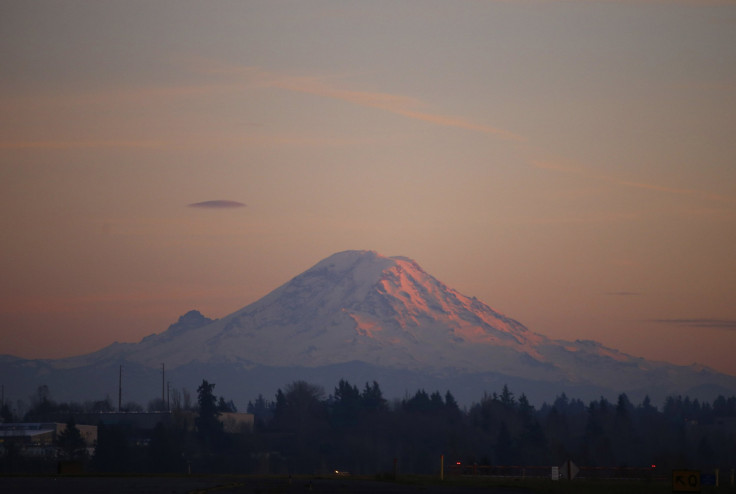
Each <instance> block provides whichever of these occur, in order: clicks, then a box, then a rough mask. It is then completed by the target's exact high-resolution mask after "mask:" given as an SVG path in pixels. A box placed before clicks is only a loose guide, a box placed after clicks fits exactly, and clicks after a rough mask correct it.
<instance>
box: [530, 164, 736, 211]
mask: <svg viewBox="0 0 736 494" xmlns="http://www.w3.org/2000/svg"><path fill="white" fill-rule="evenodd" d="M530 163H531V165H532V166H534V167H535V168H539V169H542V170H550V171H554V172H559V173H567V174H572V175H579V176H582V177H586V178H589V179H592V180H599V181H603V182H608V183H612V184H615V185H620V186H622V187H629V188H633V189H644V190H651V191H654V192H663V193H666V194H676V195H683V196H691V197H695V198H699V199H707V200H709V201H716V202H727V203H736V197H729V196H724V195H721V194H714V193H712V192H705V191H702V190H695V189H681V188H676V187H665V186H662V185H657V184H648V183H644V182H632V181H629V180H621V179H619V178H616V177H611V176H609V175H599V174H595V173H591V172H589V171H587V170H586V169H584V168H582V167H575V166H570V165H563V164H558V163H554V162H549V161H537V160H532V161H531V162H530Z"/></svg>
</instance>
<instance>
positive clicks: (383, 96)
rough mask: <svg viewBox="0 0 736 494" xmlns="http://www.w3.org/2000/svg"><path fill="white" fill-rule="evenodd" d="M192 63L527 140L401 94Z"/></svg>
mask: <svg viewBox="0 0 736 494" xmlns="http://www.w3.org/2000/svg"><path fill="white" fill-rule="evenodd" d="M192 62H193V63H192V68H193V69H194V70H197V71H204V72H208V73H212V74H219V75H224V76H240V77H241V78H242V79H243V81H244V82H245V83H246V84H247V85H249V86H251V85H253V84H255V85H257V86H260V87H270V88H277V89H282V90H285V91H291V92H297V93H305V94H312V95H315V96H320V97H323V98H330V99H335V100H340V101H345V102H348V103H352V104H354V105H359V106H364V107H368V108H376V109H379V110H383V111H386V112H389V113H393V114H396V115H400V116H402V117H406V118H410V119H413V120H419V121H423V122H428V123H431V124H434V125H440V126H444V127H456V128H461V129H466V130H470V131H473V132H481V133H484V134H489V135H493V136H495V137H498V138H500V139H504V140H511V141H525V140H526V139H525V138H524V137H523V136H521V135H518V134H516V133H514V132H511V131H509V130H506V129H502V128H499V127H493V126H490V125H486V124H482V123H478V122H474V121H472V120H470V119H467V118H465V117H462V116H457V115H446V114H442V113H435V112H429V111H425V110H424V108H425V107H426V106H427V105H426V104H425V103H424V102H422V101H420V100H418V99H416V98H412V97H408V96H404V95H400V94H391V93H382V92H370V91H355V90H350V89H344V88H341V87H338V86H336V85H334V84H330V83H328V82H327V81H326V79H327V78H325V77H315V76H291V75H283V74H277V73H275V72H271V71H268V70H265V69H263V68H261V67H254V66H247V67H243V66H228V65H224V64H218V63H217V62H213V61H211V60H194V61H192Z"/></svg>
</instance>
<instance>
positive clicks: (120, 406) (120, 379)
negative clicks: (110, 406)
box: [118, 364, 123, 412]
mask: <svg viewBox="0 0 736 494" xmlns="http://www.w3.org/2000/svg"><path fill="white" fill-rule="evenodd" d="M122 411H123V364H120V374H119V376H118V412H122Z"/></svg>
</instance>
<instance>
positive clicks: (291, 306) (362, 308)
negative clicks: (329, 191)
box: [7, 251, 736, 397]
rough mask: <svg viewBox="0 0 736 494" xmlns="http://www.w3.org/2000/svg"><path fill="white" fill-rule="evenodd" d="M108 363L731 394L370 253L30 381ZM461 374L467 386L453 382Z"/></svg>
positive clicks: (730, 384)
mask: <svg viewBox="0 0 736 494" xmlns="http://www.w3.org/2000/svg"><path fill="white" fill-rule="evenodd" d="M113 362H118V363H121V364H122V363H125V365H128V366H135V367H136V368H139V369H141V371H140V372H141V375H143V374H144V373H146V372H148V373H149V374H150V373H151V372H154V369H160V368H161V364H162V363H164V362H165V364H166V369H167V370H169V372H172V373H173V375H177V372H178V373H179V375H180V376H184V375H187V376H190V377H188V378H187V379H189V378H195V377H194V376H195V375H197V374H206V373H208V372H215V370H216V372H217V373H218V376H220V378H219V379H220V381H221V382H224V383H225V386H240V387H241V389H242V386H244V384H243V382H244V378H243V376H245V375H250V376H251V378H252V377H253V376H256V375H257V376H259V377H258V381H259V382H251V383H248V385H250V386H251V387H252V388H253V389H256V388H255V387H256V386H265V385H266V383H267V382H271V381H272V380H273V379H276V378H277V377H276V376H278V378H279V379H280V378H282V377H285V376H288V375H294V376H295V377H296V378H300V379H301V378H304V376H305V375H313V376H315V379H321V380H323V381H326V380H327V376H332V377H333V378H334V382H332V383H329V382H328V383H325V384H326V385H334V384H335V383H336V382H337V380H339V379H341V378H347V379H351V378H354V377H355V376H350V375H344V374H345V373H355V372H364V373H366V374H365V376H366V377H367V378H368V379H375V378H377V377H378V376H377V375H376V374H381V375H386V376H393V377H390V378H389V379H396V380H397V382H395V383H392V384H393V385H395V386H401V383H400V382H399V381H400V380H401V379H403V380H405V381H406V380H412V382H414V383H431V382H444V383H447V384H448V385H449V384H450V383H456V384H454V385H456V386H457V385H462V386H469V387H468V389H467V390H466V391H467V393H468V394H470V393H476V392H477V393H476V397H477V396H480V395H481V394H482V392H483V391H484V390H483V389H476V388H484V387H485V386H489V385H491V384H492V383H498V382H499V381H504V382H518V383H522V384H523V385H524V386H527V387H528V388H530V389H531V388H535V389H539V390H540V391H539V392H540V393H542V392H544V390H547V391H546V392H547V394H549V393H552V392H553V390H556V389H559V390H560V391H562V390H565V389H568V390H570V389H576V390H581V391H580V392H583V391H584V392H585V393H595V394H598V395H600V394H602V393H604V392H624V391H626V392H630V393H633V394H634V395H636V394H637V393H638V394H643V393H648V390H655V389H656V390H657V391H658V392H663V393H664V392H667V393H669V392H678V390H687V389H691V388H699V389H715V388H718V389H731V390H733V391H736V377H733V376H725V375H723V374H718V373H716V372H714V371H712V370H710V369H707V368H702V367H683V366H675V365H672V364H667V363H663V362H652V361H648V360H645V359H642V358H638V357H634V356H630V355H627V354H624V353H622V352H620V351H618V350H615V349H612V348H607V347H605V346H604V345H602V344H600V343H597V342H593V341H580V340H578V341H575V342H570V341H562V340H552V339H549V338H547V337H545V336H543V335H541V334H538V333H535V332H532V331H530V330H529V329H527V328H526V327H525V326H524V325H523V324H521V323H520V322H518V321H516V320H514V319H512V318H510V317H508V316H505V315H504V314H501V313H499V312H497V311H495V310H494V309H492V308H491V307H489V306H488V305H486V304H484V303H483V302H481V301H479V300H477V299H476V298H474V297H468V296H465V295H463V294H461V293H459V292H457V291H456V290H454V289H452V288H449V287H448V286H446V285H445V284H444V283H442V282H441V281H439V280H437V279H436V278H434V277H433V276H431V275H430V274H428V273H427V272H425V271H424V270H423V269H422V268H421V267H420V266H419V264H417V263H416V262H414V261H413V260H411V259H408V258H406V257H385V256H382V255H380V254H377V253H376V252H373V251H345V252H340V253H337V254H334V255H332V256H330V257H328V258H326V259H324V260H322V261H320V262H318V263H317V264H315V265H314V266H313V267H312V268H310V269H308V270H306V271H305V272H303V273H302V274H300V275H298V276H296V277H294V278H293V279H292V280H290V281H289V282H287V283H285V284H284V285H282V286H281V287H279V288H277V289H275V290H274V291H272V292H271V293H269V294H267V295H266V296H264V297H263V298H261V299H259V300H257V301H255V302H253V303H252V304H250V305H248V306H246V307H243V308H242V309H240V310H237V311H235V312H233V313H232V314H230V315H227V316H225V317H223V318H221V319H215V320H213V319H209V318H206V317H205V316H203V315H202V314H200V313H199V312H197V311H190V312H188V313H187V314H185V315H183V316H182V317H180V318H179V320H178V321H177V322H176V323H174V324H172V325H171V326H170V327H169V328H168V329H167V330H166V331H164V332H162V333H160V334H154V335H150V336H147V337H146V338H143V339H142V340H141V341H140V342H139V343H114V344H112V345H110V346H108V347H105V348H103V349H101V350H99V351H97V352H94V353H91V354H88V355H82V356H79V357H73V358H69V359H60V360H53V361H43V362H42V363H38V364H37V368H38V369H39V370H38V374H39V375H44V374H48V373H51V372H53V369H57V370H63V371H65V372H70V373H74V372H77V373H80V372H82V371H81V369H94V368H100V367H104V366H107V367H109V366H110V365H111V363H113ZM7 365H16V364H13V363H12V362H11V363H8V364H7ZM20 365H21V364H17V365H16V367H19V366H20ZM32 367H33V365H31V364H28V363H26V368H32ZM145 369H148V370H147V371H146V370H145ZM289 369H292V370H289ZM356 369H360V370H359V371H358V370H356ZM371 375H373V377H370V376H371ZM238 376H240V377H238ZM396 376H402V377H396ZM410 376H411V377H410ZM467 376H474V377H472V380H473V382H474V384H472V385H466V384H465V383H466V382H468V381H467ZM203 377H204V376H203ZM195 379H196V378H195ZM438 380H439V381H438ZM453 380H454V381H453ZM458 383H459V384H458ZM284 384H285V383H283V382H281V383H278V385H279V386H283V385H284ZM408 385H409V384H408V382H407V383H405V384H404V386H408ZM714 387H715V388H714ZM471 388H472V389H471ZM258 389H259V390H260V389H262V388H258ZM394 391H399V392H400V388H399V389H397V390H394ZM259 392H262V391H259ZM265 392H267V393H268V392H273V389H271V390H265ZM526 392H527V394H528V395H529V396H532V395H533V393H532V392H531V391H530V390H527V391H526ZM680 392H681V391H680ZM459 393H460V394H462V392H459ZM545 396H546V395H545Z"/></svg>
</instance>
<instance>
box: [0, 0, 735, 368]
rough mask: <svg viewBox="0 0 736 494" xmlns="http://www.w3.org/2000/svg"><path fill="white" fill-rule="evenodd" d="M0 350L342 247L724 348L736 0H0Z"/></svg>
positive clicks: (698, 351) (245, 298)
mask: <svg viewBox="0 0 736 494" xmlns="http://www.w3.org/2000/svg"><path fill="white" fill-rule="evenodd" d="M2 13H3V15H2V16H0V29H2V32H3V34H4V36H3V41H2V47H3V49H2V50H0V64H2V66H3V71H2V74H0V110H1V111H0V115H2V116H0V192H1V194H0V205H2V211H3V213H2V215H0V221H1V222H2V223H1V224H2V227H3V230H4V235H3V237H2V240H0V246H2V251H3V256H2V260H1V261H0V263H1V264H0V269H1V271H0V272H2V274H3V276H2V282H0V339H1V341H2V347H0V354H10V355H15V356H19V357H24V358H59V357H65V356H73V355H80V354H84V353H88V352H91V351H94V350H97V349H100V348H102V347H104V346H106V345H108V344H110V343H112V342H114V341H121V342H137V341H139V340H140V339H141V338H143V337H145V336H147V335H149V334H152V333H160V332H162V331H164V330H165V329H166V328H167V327H168V325H169V324H171V323H173V322H175V321H176V320H177V319H178V317H179V316H180V315H182V314H184V313H186V312H187V311H189V310H192V309H197V310H200V311H201V312H202V313H203V314H204V315H205V316H207V317H211V318H221V317H223V316H225V315H227V314H230V313H232V312H234V311H236V310H238V309H240V308H242V307H244V306H246V305H248V304H250V303H252V302H254V301H255V300H257V299H259V298H260V297H262V296H264V295H266V294H267V293H269V292H270V291H271V290H273V289H275V288H277V287H278V286H280V285H282V284H283V283H286V282H287V281H289V280H290V279H291V278H293V277H294V276H296V275H298V274H300V273H301V272H303V271H305V270H306V269H308V268H310V267H311V266H313V265H314V264H316V263H317V262H319V261H320V260H322V259H324V258H326V257H328V256H330V255H332V254H334V253H336V252H339V251H343V250H347V249H366V250H375V251H377V252H379V253H380V254H382V255H386V256H399V255H400V256H406V257H409V258H411V259H413V260H415V261H417V262H418V263H419V264H420V265H421V266H422V267H423V268H424V269H425V270H426V271H427V272H428V273H429V274H431V275H432V276H434V277H436V278H437V279H439V280H440V281H442V282H444V283H446V284H447V285H448V286H450V287H452V288H454V289H456V290H458V291H459V292H461V293H463V294H465V295H467V296H475V297H477V298H478V299H480V300H481V301H482V302H484V303H486V304H488V305H489V306H491V307H492V308H494V309H495V310H498V311H499V312H502V313H504V314H506V315H508V316H509V317H512V318H514V319H516V320H518V321H520V322H521V323H523V324H524V325H525V326H527V327H528V328H529V329H530V330H532V331H534V332H536V333H541V334H543V335H546V336H548V337H550V338H555V339H565V340H576V339H589V340H595V341H599V342H601V343H603V344H604V345H606V346H610V347H613V348H617V349H620V350H621V351H624V352H626V353H629V354H632V355H636V356H641V357H644V358H647V359H652V360H660V361H668V362H672V363H676V364H683V365H687V364H691V363H694V362H697V363H700V364H703V365H707V366H709V367H712V368H714V369H716V370H718V371H721V372H724V373H728V374H731V375H736V359H734V358H733V349H734V348H736V304H734V300H736V256H734V254H733V250H734V245H735V244H736V242H735V241H736V166H735V165H734V157H735V156H736V153H735V151H736V149H735V148H734V143H733V136H734V135H735V134H736V119H735V117H734V116H735V115H736V29H735V28H736V2H735V1H731V0H701V1H697V2H695V1H688V0H672V1H667V0H626V1H624V0H620V1H617V0H591V1H585V2H583V1H575V0H516V1H515V0H505V1H501V0H486V1H459V2H452V3H450V2H440V1H436V2H435V1H421V2H419V1H406V2H396V3H393V2H360V1H344V2H330V1H313V2H293V1H277V2H273V1H245V2H225V1H215V2H207V3H199V2H188V1H183V2H182V1H176V2H174V1H170V0H162V1H159V2H154V3H151V2H144V1H126V2H115V1H104V2H97V1H94V2H93V1H76V2H50V1H39V2H12V1H11V2H5V3H4V4H3V7H2Z"/></svg>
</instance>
